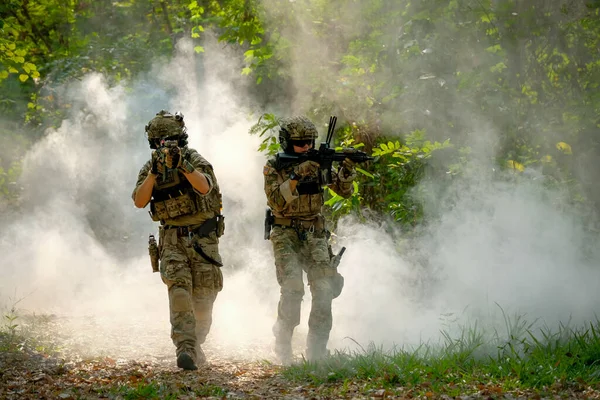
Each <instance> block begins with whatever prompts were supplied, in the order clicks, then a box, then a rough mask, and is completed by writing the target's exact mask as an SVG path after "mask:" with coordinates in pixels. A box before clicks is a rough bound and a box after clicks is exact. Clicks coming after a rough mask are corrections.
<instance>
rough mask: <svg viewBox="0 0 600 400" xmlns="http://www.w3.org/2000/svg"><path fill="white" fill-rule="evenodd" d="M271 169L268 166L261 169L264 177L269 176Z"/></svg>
mask: <svg viewBox="0 0 600 400" xmlns="http://www.w3.org/2000/svg"><path fill="white" fill-rule="evenodd" d="M271 169H272V168H271V167H269V166H268V165H265V166H264V168H263V174H264V175H269V173H270V172H271Z"/></svg>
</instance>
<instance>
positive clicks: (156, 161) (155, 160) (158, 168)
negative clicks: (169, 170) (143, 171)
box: [150, 150, 165, 175]
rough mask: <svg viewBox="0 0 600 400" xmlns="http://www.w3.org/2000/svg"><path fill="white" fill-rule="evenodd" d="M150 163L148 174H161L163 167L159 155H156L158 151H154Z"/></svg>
mask: <svg viewBox="0 0 600 400" xmlns="http://www.w3.org/2000/svg"><path fill="white" fill-rule="evenodd" d="M150 162H151V166H150V173H151V174H154V175H158V174H162V172H163V171H164V168H165V167H164V165H163V162H162V160H161V157H160V154H159V153H158V150H154V151H153V152H152V160H150Z"/></svg>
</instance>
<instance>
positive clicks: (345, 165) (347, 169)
mask: <svg viewBox="0 0 600 400" xmlns="http://www.w3.org/2000/svg"><path fill="white" fill-rule="evenodd" d="M355 165H356V163H355V162H354V161H352V160H351V159H349V158H346V159H344V161H342V165H341V167H340V170H339V171H338V178H339V180H340V181H341V182H352V181H353V180H354V179H355V178H356V169H355V168H354V166H355Z"/></svg>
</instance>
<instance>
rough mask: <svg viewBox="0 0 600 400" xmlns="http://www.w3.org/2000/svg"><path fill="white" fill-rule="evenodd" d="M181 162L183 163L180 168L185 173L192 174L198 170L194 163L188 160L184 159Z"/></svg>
mask: <svg viewBox="0 0 600 400" xmlns="http://www.w3.org/2000/svg"><path fill="white" fill-rule="evenodd" d="M180 164H181V165H180V166H179V170H180V171H181V172H183V173H186V174H191V173H192V172H194V171H195V170H196V168H194V165H193V164H192V163H191V162H189V161H188V160H185V159H184V160H183V161H182V162H181V163H180Z"/></svg>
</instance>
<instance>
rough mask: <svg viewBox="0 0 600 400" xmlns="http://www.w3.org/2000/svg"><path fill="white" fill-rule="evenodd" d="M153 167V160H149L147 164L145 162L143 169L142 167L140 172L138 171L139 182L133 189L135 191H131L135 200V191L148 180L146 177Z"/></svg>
mask: <svg viewBox="0 0 600 400" xmlns="http://www.w3.org/2000/svg"><path fill="white" fill-rule="evenodd" d="M151 167H152V164H151V160H148V161H147V162H146V164H144V166H143V167H142V169H140V172H139V173H138V178H137V182H136V183H135V189H133V192H132V193H131V198H132V199H133V200H135V192H137V190H138V188H139V187H140V186H141V185H142V183H144V181H145V180H146V177H147V176H148V171H150V168H151Z"/></svg>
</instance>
